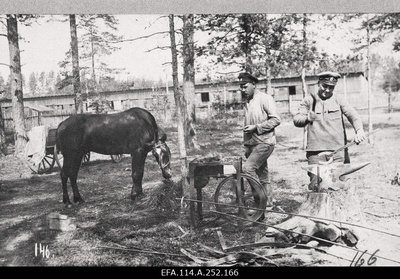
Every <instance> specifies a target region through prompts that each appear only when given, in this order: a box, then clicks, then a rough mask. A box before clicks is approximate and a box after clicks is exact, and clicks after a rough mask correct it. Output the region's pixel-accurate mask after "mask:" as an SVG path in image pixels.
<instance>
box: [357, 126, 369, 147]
mask: <svg viewBox="0 0 400 279" xmlns="http://www.w3.org/2000/svg"><path fill="white" fill-rule="evenodd" d="M366 138H367V137H366V136H365V133H364V130H363V129H360V130H358V131H357V132H356V136H355V137H354V142H355V143H356V144H360V142H362V141H363V140H365V139H366Z"/></svg>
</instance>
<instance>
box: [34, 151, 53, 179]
mask: <svg viewBox="0 0 400 279" xmlns="http://www.w3.org/2000/svg"><path fill="white" fill-rule="evenodd" d="M53 166H54V155H53V154H51V153H50V154H46V156H44V158H43V160H42V161H41V162H40V164H39V169H38V173H39V174H43V173H48V172H50V171H51V169H52V168H53Z"/></svg>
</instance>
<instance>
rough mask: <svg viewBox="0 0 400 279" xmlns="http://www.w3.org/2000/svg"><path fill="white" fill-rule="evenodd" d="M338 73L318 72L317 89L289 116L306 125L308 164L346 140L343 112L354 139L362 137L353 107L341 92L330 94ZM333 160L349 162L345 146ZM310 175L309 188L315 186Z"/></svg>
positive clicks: (358, 118) (359, 123) (357, 139)
mask: <svg viewBox="0 0 400 279" xmlns="http://www.w3.org/2000/svg"><path fill="white" fill-rule="evenodd" d="M340 77H341V76H340V74H338V73H335V72H323V73H320V74H319V75H318V78H319V80H318V92H317V94H315V93H311V95H309V96H306V97H305V98H304V99H303V100H302V102H301V103H300V106H299V109H298V112H297V113H296V114H295V115H294V117H293V123H294V125H295V126H296V127H305V126H307V147H306V157H307V160H308V164H309V165H311V164H318V163H319V162H321V161H327V160H328V159H329V158H328V157H327V156H324V155H323V154H321V153H322V152H332V151H334V150H336V149H338V148H340V147H342V146H343V145H345V144H346V143H347V142H346V141H347V136H346V129H345V126H344V119H343V115H344V116H346V118H347V119H348V120H349V122H350V123H351V125H352V126H353V129H354V130H355V138H354V141H355V142H356V143H357V144H359V143H360V142H361V141H363V140H365V138H366V136H365V133H364V129H363V124H362V121H361V118H360V116H359V114H358V113H357V111H356V110H355V109H354V108H353V107H352V106H351V105H350V104H349V103H348V102H347V101H346V100H345V99H344V98H342V97H341V96H339V95H337V94H335V95H334V94H333V91H334V89H335V86H336V83H337V81H338V79H339V78H340ZM333 161H339V162H344V163H350V158H349V157H348V153H347V150H345V152H343V153H337V154H335V155H334V156H333ZM308 175H309V176H310V182H311V183H310V184H309V186H308V188H309V189H310V190H316V188H317V184H318V183H317V181H316V180H317V179H316V176H315V175H313V174H311V173H308Z"/></svg>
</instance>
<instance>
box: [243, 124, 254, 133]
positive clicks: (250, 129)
mask: <svg viewBox="0 0 400 279" xmlns="http://www.w3.org/2000/svg"><path fill="white" fill-rule="evenodd" d="M256 129H257V126H256V125H247V126H246V127H244V128H243V132H245V133H253V132H254V131H255V130H256Z"/></svg>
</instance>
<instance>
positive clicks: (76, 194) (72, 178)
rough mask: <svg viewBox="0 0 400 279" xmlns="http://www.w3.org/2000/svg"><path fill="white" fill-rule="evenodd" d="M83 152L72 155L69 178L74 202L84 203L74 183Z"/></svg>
mask: <svg viewBox="0 0 400 279" xmlns="http://www.w3.org/2000/svg"><path fill="white" fill-rule="evenodd" d="M84 154H85V153H84V152H79V153H78V152H77V153H75V156H74V159H73V162H72V165H71V168H70V170H71V172H70V176H69V180H70V181H71V187H72V193H73V194H74V203H84V202H85V201H84V200H83V199H82V197H81V194H80V193H79V190H78V184H77V183H76V181H77V179H78V172H79V168H80V167H81V163H82V158H83V155H84Z"/></svg>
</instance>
